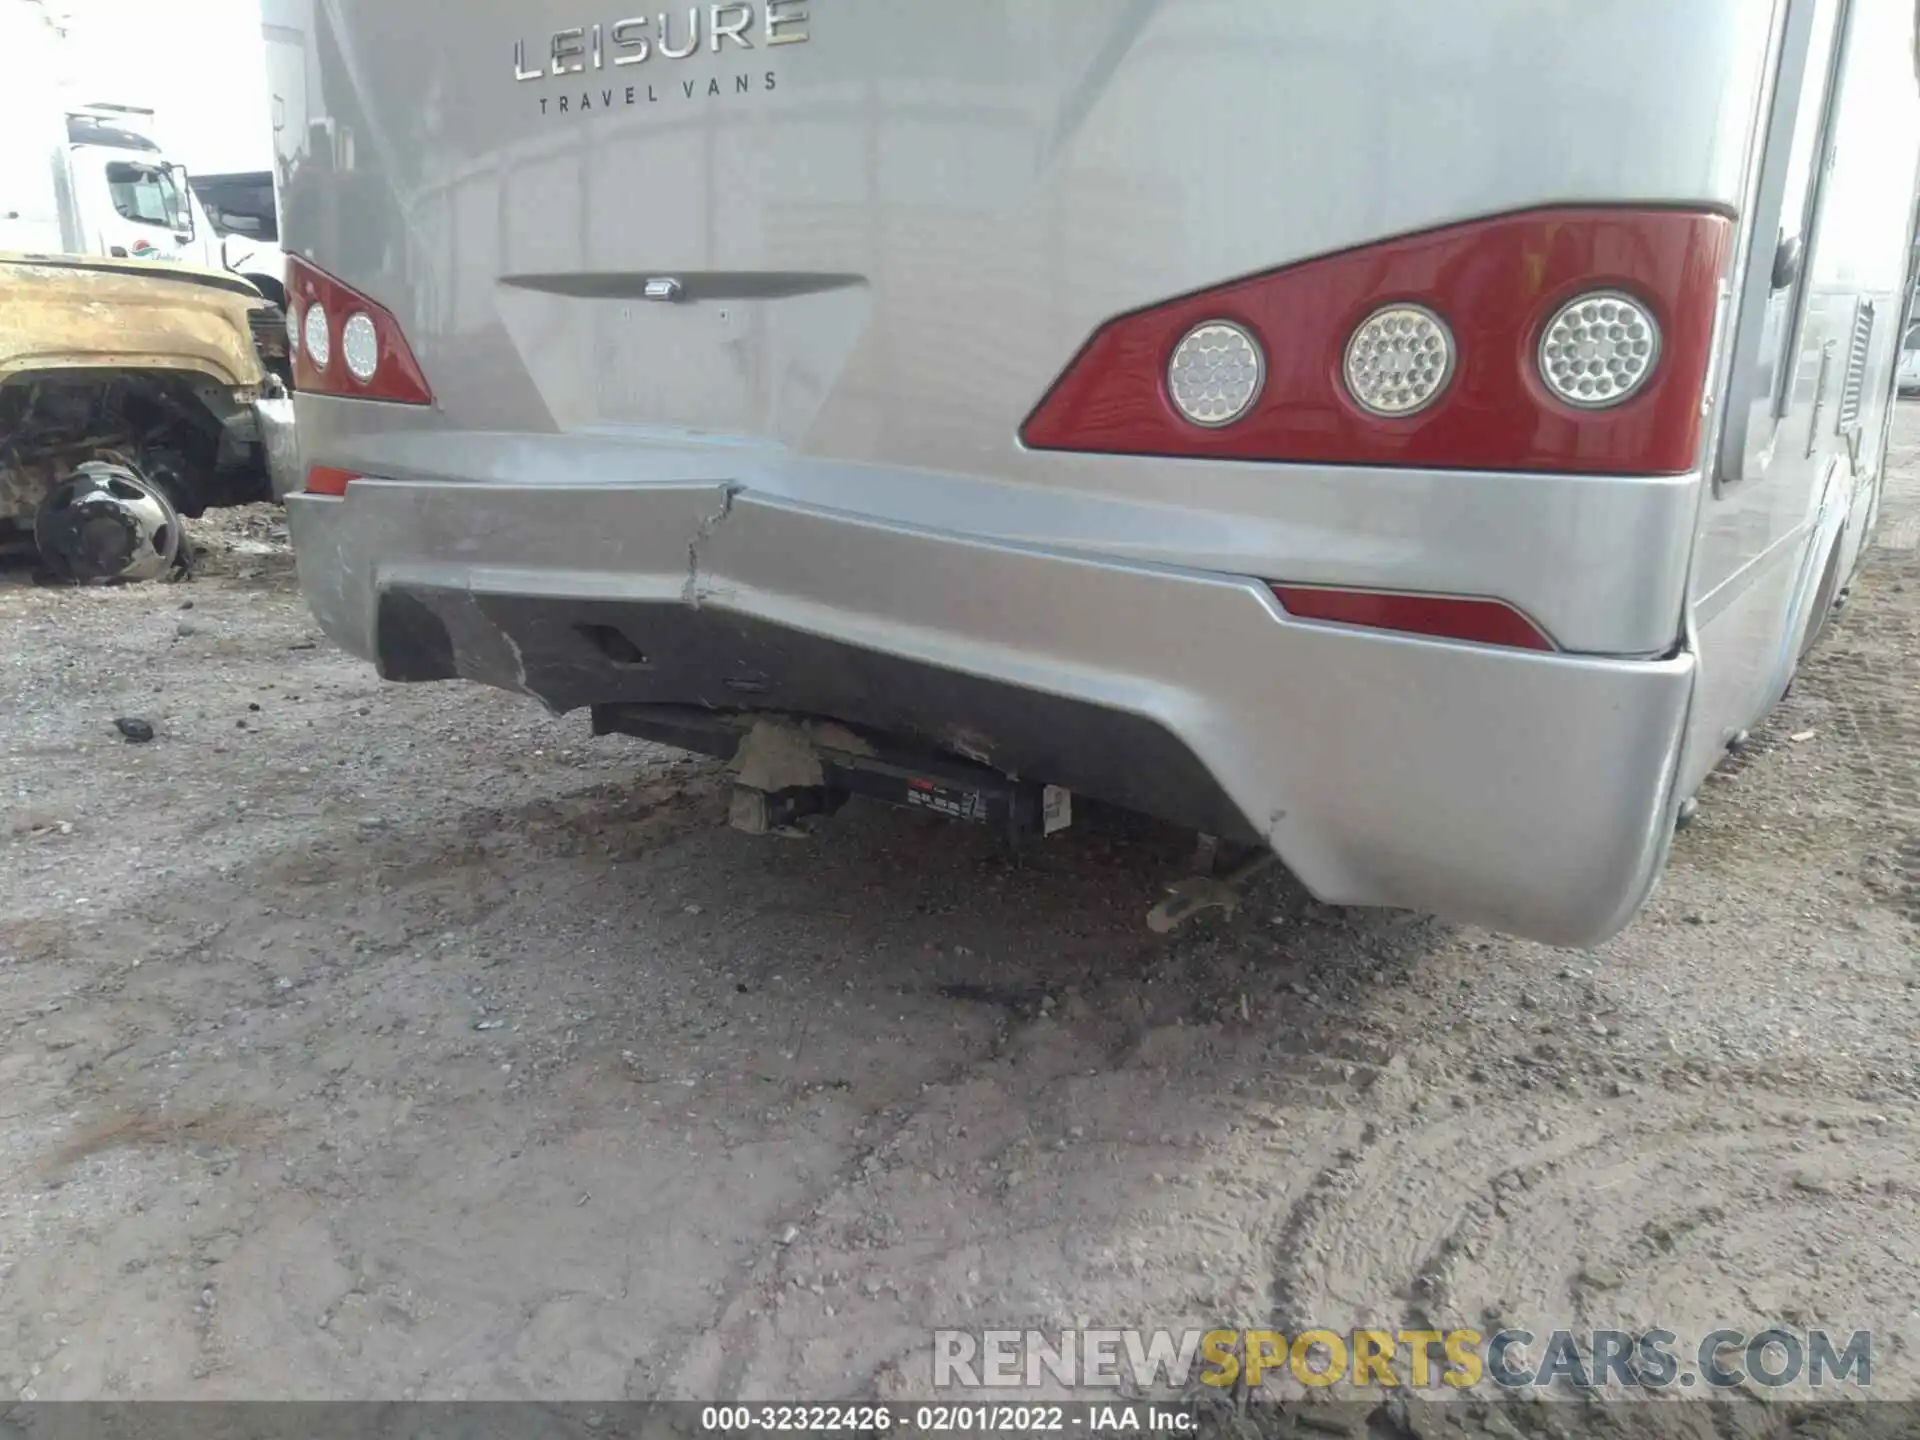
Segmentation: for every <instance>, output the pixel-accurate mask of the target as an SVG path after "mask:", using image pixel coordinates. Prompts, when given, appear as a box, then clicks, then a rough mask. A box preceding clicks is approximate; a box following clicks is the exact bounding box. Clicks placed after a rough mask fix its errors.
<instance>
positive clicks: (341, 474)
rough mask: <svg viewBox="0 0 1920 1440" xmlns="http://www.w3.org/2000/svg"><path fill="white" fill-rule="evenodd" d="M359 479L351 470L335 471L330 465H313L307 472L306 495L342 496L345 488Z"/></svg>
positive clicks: (345, 491) (345, 490)
mask: <svg viewBox="0 0 1920 1440" xmlns="http://www.w3.org/2000/svg"><path fill="white" fill-rule="evenodd" d="M359 478H360V477H359V476H358V475H356V474H354V473H353V471H351V470H336V469H334V468H333V466H331V465H315V466H314V467H312V468H311V469H310V470H308V471H307V494H309V495H344V494H346V493H347V486H349V485H351V484H352V483H353V482H354V481H355V480H358V479H359Z"/></svg>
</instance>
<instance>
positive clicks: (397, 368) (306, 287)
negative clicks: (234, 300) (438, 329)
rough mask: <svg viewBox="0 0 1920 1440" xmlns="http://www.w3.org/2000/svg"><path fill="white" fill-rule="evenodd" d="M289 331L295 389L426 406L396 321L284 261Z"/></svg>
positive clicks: (305, 265)
mask: <svg viewBox="0 0 1920 1440" xmlns="http://www.w3.org/2000/svg"><path fill="white" fill-rule="evenodd" d="M287 333H288V336H289V338H292V337H293V336H296V335H297V336H298V337H299V342H298V343H297V344H296V345H294V346H293V384H294V389H295V390H297V391H301V392H305V393H310V394H316V395H332V396H336V397H342V398H345V399H351V400H384V401H387V402H389V403H391V404H395V405H431V404H433V390H432V389H431V387H429V386H428V384H427V378H426V376H425V374H423V373H422V372H421V369H420V364H419V362H418V361H417V360H415V359H414V357H413V350H412V348H411V347H410V346H409V345H408V344H407V337H406V335H405V334H404V333H402V331H401V328H400V322H399V321H398V320H396V319H395V318H394V316H393V314H392V312H391V311H389V310H387V309H386V308H385V307H383V306H381V305H379V304H376V303H375V302H374V301H373V300H372V299H370V298H369V297H368V296H365V295H362V294H361V293H360V292H359V291H357V290H355V289H353V287H351V286H350V285H347V284H345V283H344V282H342V281H340V280H336V279H335V278H334V277H333V276H331V275H329V274H327V273H326V272H325V271H324V270H321V269H320V268H318V267H317V266H315V265H313V264H311V263H309V262H308V261H306V260H302V259H299V258H298V257H289V258H288V260H287Z"/></svg>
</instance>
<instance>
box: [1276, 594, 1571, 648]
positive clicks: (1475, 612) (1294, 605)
mask: <svg viewBox="0 0 1920 1440" xmlns="http://www.w3.org/2000/svg"><path fill="white" fill-rule="evenodd" d="M1272 588H1273V593H1274V595H1275V597H1276V598H1278V600H1279V601H1280V604H1281V606H1282V608H1284V609H1285V610H1286V612H1287V614H1289V615H1291V616H1293V617H1294V618H1295V619H1296V620H1326V621H1331V622H1333V623H1334V624H1338V625H1364V626H1366V627H1367V628H1368V629H1369V630H1398V631H1402V632H1404V633H1406V634H1409V635H1433V636H1436V637H1438V638H1440V639H1444V640H1466V641H1470V642H1471V643H1473V644H1475V645H1503V646H1506V647H1508V648H1510V649H1515V650H1552V649H1555V648H1556V647H1555V645H1554V643H1553V641H1551V640H1549V639H1548V638H1547V637H1546V635H1545V634H1544V633H1542V631H1541V630H1540V627H1539V626H1537V625H1535V624H1534V623H1533V622H1532V621H1531V620H1529V619H1528V618H1527V617H1526V616H1525V615H1522V614H1521V613H1520V612H1519V611H1518V610H1516V609H1514V608H1513V607H1512V606H1511V605H1508V604H1505V603H1503V602H1502V601H1499V600H1464V599H1461V598H1459V597H1457V596H1452V595H1401V594H1395V593H1393V592H1391V591H1380V590H1320V589H1314V588H1311V587H1302V586H1298V585H1275V586H1273V587H1272Z"/></svg>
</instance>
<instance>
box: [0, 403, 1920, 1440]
mask: <svg viewBox="0 0 1920 1440" xmlns="http://www.w3.org/2000/svg"><path fill="white" fill-rule="evenodd" d="M1896 439H1897V447H1898V454H1897V465H1898V467H1899V468H1898V469H1897V471H1896V478H1895V480H1894V481H1893V482H1892V484H1891V486H1890V495H1889V500H1888V502H1887V504H1888V516H1887V519H1886V521H1885V523H1884V524H1883V526H1882V529H1881V537H1880V538H1881V543H1880V546H1879V548H1878V549H1877V551H1876V552H1875V553H1874V555H1873V557H1872V559H1871V561H1870V564H1869V567H1868V569H1867V572H1866V574H1865V576H1864V578H1863V580H1862V582H1861V584H1860V585H1859V586H1858V587H1857V589H1856V591H1855V594H1854V598H1853V600H1852V603H1851V604H1850V605H1849V606H1848V607H1847V609H1846V610H1845V611H1844V612H1843V615H1842V618H1841V621H1840V622H1839V624H1838V625H1837V627H1836V629H1835V630H1834V631H1833V633H1832V634H1831V635H1830V636H1829V638H1828V640H1827V641H1826V643H1825V646H1824V648H1823V649H1822V651H1821V652H1820V653H1819V655H1818V656H1817V658H1816V659H1815V660H1814V661H1813V662H1812V664H1811V665H1810V667H1809V668H1808V669H1807V670H1806V671H1805V672H1804V673H1803V675H1802V676H1801V678H1800V680H1799V681H1798V683H1797V684H1796V687H1795V690H1794V692H1793V694H1792V695H1791V697H1790V698H1789V700H1788V701H1787V702H1786V704H1785V705H1784V706H1783V707H1782V709H1781V711H1780V712H1779V713H1778V714H1777V715H1776V716H1775V717H1774V718H1773V719H1772V721H1771V722H1770V723H1769V724H1768V725H1767V726H1766V727H1765V728H1764V730H1762V731H1761V732H1759V733H1757V734H1756V736H1755V738H1754V743H1753V744H1752V746H1751V747H1750V748H1749V749H1748V750H1747V751H1746V752H1745V753H1744V754H1743V755H1741V756H1739V757H1736V758H1735V759H1734V760H1732V761H1731V762H1730V763H1728V764H1727V765H1726V766H1725V767H1723V769H1722V771H1721V772H1720V773H1719V774H1717V775H1716V776H1715V777H1714V778H1713V780H1712V781H1711V782H1710V783H1709V784H1708V786H1707V787H1706V792H1705V794H1704V795H1703V797H1702V804H1701V809H1700V814H1699V817H1698V819H1697V821H1696V822H1695V823H1694V824H1693V825H1692V826H1691V827H1690V828H1688V829H1687V830H1686V831H1684V832H1683V833H1682V835H1681V836H1680V837H1679V841H1678V845H1677V850H1676V854H1675V856H1674V860H1673V864H1672V867H1671V870H1670V871H1669V874H1668V877H1667V880H1666V882H1665V883H1664V885H1663V887H1662V889H1661V891H1660V893H1659V894H1658V895H1657V896H1656V898H1655V899H1654V901H1653V903H1652V904H1651V905H1650V906H1649V908H1648V909H1647V911H1646V912H1645V914H1644V915H1643V916H1642V917H1641V919H1640V920H1639V921H1638V922H1637V923H1636V924H1635V925H1634V926H1633V927H1632V928H1631V929H1630V930H1629V931H1628V932H1627V933H1626V934H1625V935H1623V936H1621V937H1620V938H1618V939H1616V940H1614V941H1613V942H1611V943H1610V944H1608V945H1606V946H1605V947H1603V948H1601V949H1599V950H1598V951H1593V952H1576V951H1565V950H1553V949H1548V948H1545V947H1542V946H1538V945H1532V944H1526V943H1521V942H1517V941H1512V940H1508V939H1504V938H1501V937H1499V936H1494V935H1489V934H1486V933H1482V932H1478V931H1473V930H1469V929H1462V928H1458V927H1453V926H1448V925H1443V924H1440V923H1438V922H1435V921H1431V920H1427V919H1423V918H1417V917H1408V916H1404V915H1399V914H1386V913H1374V912H1362V911H1349V910H1342V909H1338V908H1333V907H1327V906H1321V905H1318V904H1315V903H1314V902H1312V901H1311V900H1310V899H1308V898H1307V897H1306V896H1304V895H1303V894H1301V893H1299V891H1298V890H1297V889H1296V888H1293V887H1292V886H1291V885H1290V884H1289V882H1287V881H1286V880H1285V879H1284V878H1277V879H1274V880H1273V881H1271V882H1270V883H1267V884H1265V885H1264V886H1263V887H1262V888H1259V889H1257V890H1256V891H1255V892H1254V894H1253V897H1252V901H1251V903H1250V904H1249V905H1248V906H1247V907H1245V908H1244V909H1243V910H1242V911H1241V912H1240V913H1239V914H1237V915H1235V916H1233V917H1230V918H1220V917H1214V918H1211V919H1207V920H1203V921H1202V922H1200V923H1198V924H1196V925H1195V926H1193V927H1192V928H1191V930H1190V931H1187V932H1182V933H1180V934H1179V935H1177V936H1175V937H1173V938H1171V939H1160V938H1156V937H1154V936H1152V935H1150V934H1149V933H1148V932H1147V931H1146V929H1145V927H1144V925H1143V924H1142V919H1143V916H1144V913H1145V911H1146V909H1147V907H1148V906H1149V905H1150V904H1151V903H1152V902H1153V901H1154V899H1156V898H1157V896H1158V893H1159V886H1160V885H1161V883H1162V882H1163V881H1165V880H1166V879H1168V878H1170V877H1172V876H1175V875H1177V874H1178V873H1179V872H1180V870H1181V868H1182V865H1183V862H1184V857H1185V850H1186V845H1187V843H1188V842H1187V841H1186V840H1185V839H1183V837H1182V836H1180V835H1179V834H1178V833H1176V832H1174V831H1172V830H1169V829H1166V828H1164V827H1160V826H1157V825H1154V824H1150V823H1147V822H1144V821H1139V820H1134V819H1130V818H1128V817H1124V816H1119V815H1114V814H1111V813H1094V814H1092V815H1088V816H1084V817H1083V818H1082V820H1081V821H1080V822H1079V823H1076V825H1075V826H1074V828H1073V829H1071V830H1070V831H1068V832H1067V833H1065V834H1064V835H1062V836H1059V837H1056V838H1055V839H1054V840H1053V841H1050V842H1048V843H1047V844H1046V845H1045V846H1044V847H1043V848H1040V849H1038V850H1035V851H1033V852H1030V853H1026V854H1022V855H1012V854H1009V853H1008V852H1006V851H1004V850H1003V849H1002V848H1000V847H999V846H998V845H997V844H995V843H993V842H992V841H990V840H989V839H987V838H984V837H981V836H979V835H977V834H974V833H971V832H969V831H966V830H964V829H960V828H957V827H951V826H948V825H946V824H943V823H941V822H939V821H935V820H930V819H927V818H925V817H917V816H912V815H908V814H905V813H901V812H894V811H890V810H885V809H880V808H873V807H862V806H859V805H857V804H856V805H855V806H853V807H850V809H849V810H848V812H846V813H845V814H844V815H843V816H842V817H840V818H838V819H836V820H835V821H834V822H833V823H832V824H831V825H830V826H829V827H828V828H827V829H826V831H825V832H824V833H823V835H822V836H821V837H819V838H816V839H814V840H812V841H810V842H807V843H796V842H790V841H784V840H773V839H765V840H756V839H752V838H749V837H747V836H744V835H741V834H738V833H736V832H734V831H731V830H729V829H727V828H726V827H725V824H724V819H725V815H724V811H725V787H724V785H723V783H722V778H723V777H722V776H721V775H720V773H719V772H718V770H717V769H716V767H714V766H713V765H711V764H709V763H708V762H705V761H700V760H692V759H688V758H685V757H681V756H677V755H675V754H674V753H673V752H670V751H666V750H662V749H659V748H656V747H652V746H648V745H645V744H642V743H640V742H638V741H632V740H626V739H603V740H595V739H592V738H590V736H589V735H588V733H587V723H586V720H585V718H584V717H583V716H573V717H568V718H562V719H555V718H552V717H549V716H547V715H545V714H544V713H542V712H541V711H540V710H539V709H538V708H537V707H536V706H534V705H532V704H530V703H528V702H526V701H524V700H522V699H518V698H515V697H511V696H507V695H503V694H495V693H491V692H487V691H482V690H479V689H475V688H469V687H463V686H392V687H390V686H384V685H382V684H381V683H380V682H379V681H378V680H376V679H375V677H374V676H373V674H372V673H371V671H370V670H369V669H368V667H366V666H364V665H362V664H360V663H358V662H356V661H354V660H351V659H349V658H348V657H345V656H343V655H341V654H340V653H339V652H338V651H336V650H334V649H333V648H332V647H331V646H330V645H329V644H328V643H327V642H326V641H325V640H324V639H323V638H322V637H321V636H320V635H319V633H318V631H317V629H316V628H315V627H314V625H313V624H312V622H311V621H310V619H309V618H308V616H307V614H306V612H305V610H304V608H303V606H302V605H301V603H300V600H299V597H298V595H297V593H296V591H295V589H294V586H293V582H292V571H291V562H290V559H289V557H288V556H287V555H286V553H285V542H284V531H283V530H282V529H281V528H280V527H279V524H278V520H277V517H276V515H275V512H273V511H271V510H268V509H264V508H262V509H255V510H249V511H241V512H228V513H226V514H216V515H214V516H210V517H209V518H208V520H207V522H205V523H204V524H202V525H201V526H199V527H198V531H197V533H198V535H199V537H200V540H201V543H202V545H203V546H205V547H206V548H207V555H206V557H205V560H204V562H203V565H202V569H201V573H200V575H199V576H198V578H197V579H196V580H195V581H194V582H193V583H190V584H185V585H152V586H146V587H140V588H130V589H125V590H118V591H47V590H36V589H33V588H31V587H29V586H27V585H25V584H23V583H4V584H0V692H3V696H0V706H3V708H0V713H3V714H4V716H5V725H4V731H5V733H4V748H3V749H0V805H4V806H5V809H4V811H0V875H4V876H5V877H6V879H5V885H4V890H3V891H0V1397H4V1396H21V1397H29V1398H31V1397H38V1398H42V1399H68V1398H92V1397H99V1398H157V1397H167V1398H207V1399H213V1398H225V1397H259V1396H298V1397H395V1398H397V1397H415V1396H418V1397H539V1398H557V1397H571V1398H619V1397H623V1396H624V1397H652V1396H692V1397H703V1398H708V1399H711V1398H715V1397H776V1398H777V1397H785V1398H793V1397H813V1398H825V1397H836V1396H837V1397H858V1396H876V1395H877V1396H882V1397H887V1396H912V1395H918V1394H923V1393H925V1391H926V1388H927V1380H928V1377H929V1375H930V1361H929V1355H930V1346H931V1337H930V1331H931V1329H932V1328H933V1327H936V1326H943V1325H956V1326H962V1327H966V1328H973V1329H977V1328H981V1327H986V1326H994V1325H1005V1326H1010V1327H1013V1328H1028V1327H1038V1328H1046V1329H1052V1328H1057V1327H1059V1326H1063V1325H1072V1324H1076V1323H1078V1324H1083V1325H1084V1324H1094V1325H1104V1326H1128V1325H1145V1326H1150V1327H1174V1328H1181V1327H1186V1326H1198V1327H1203V1328H1204V1327H1208V1326H1212V1325H1218V1324H1226V1325H1233V1324H1245V1325H1253V1326H1264V1325H1277V1326H1278V1327H1279V1328H1282V1329H1287V1330H1293V1329H1297V1328H1298V1327H1299V1326H1300V1325H1302V1324H1303V1323H1306V1322H1309V1321H1310V1322H1313V1323H1315V1324H1319V1325H1324V1326H1330V1327H1332V1328H1335V1329H1343V1328H1347V1327H1350V1326H1355V1325H1364V1324H1380V1325H1384V1326H1387V1327H1390V1328H1391V1327H1399V1326H1406V1325H1410V1324H1413V1323H1416V1322H1418V1321H1421V1320H1430V1321H1432V1322H1434V1323H1436V1324H1438V1325H1442V1326H1444V1325H1448V1324H1462V1325H1469V1326H1475V1327H1481V1328H1485V1327H1488V1326H1490V1325H1492V1324H1494V1323H1497V1322H1501V1321H1517V1322H1525V1323H1528V1324H1531V1325H1533V1326H1535V1327H1539V1328H1548V1327H1551V1326H1552V1325H1555V1324H1563V1325H1574V1324H1607V1323H1612V1322H1615V1321H1618V1322H1621V1323H1625V1324H1629V1325H1633V1326H1644V1325H1648V1324H1660V1325H1664V1326H1666V1327H1667V1328H1670V1329H1673V1330H1676V1331H1680V1332H1682V1333H1687V1332H1689V1330H1690V1329H1691V1330H1692V1331H1693V1332H1696V1333H1698V1332H1704V1331H1705V1330H1707V1329H1711V1328H1713V1327H1715V1326H1717V1325H1728V1326H1735V1327H1743V1328H1746V1329H1748V1330H1758V1329H1761V1328H1764V1326H1765V1325H1767V1324H1770V1323H1775V1322H1783V1323H1789V1324H1799V1325H1812V1324H1820V1323H1826V1324H1829V1325H1832V1326H1835V1327H1837V1328H1839V1329H1841V1330H1842V1331H1843V1332H1845V1331H1851V1330H1853V1329H1855V1328H1861V1327H1869V1328H1872V1329H1873V1330H1874V1331H1875V1332H1876V1341H1875V1344H1876V1349H1875V1364H1876V1382H1877V1387H1878V1388H1879V1390H1880V1391H1881V1393H1890V1392H1894V1391H1896V1390H1897V1393H1901V1394H1906V1395H1913V1394H1920V1386H1916V1385H1914V1384H1912V1383H1910V1382H1909V1380H1908V1379H1906V1378H1904V1377H1909V1376H1911V1375H1912V1374H1913V1370H1914V1366H1913V1358H1914V1357H1913V1354H1912V1347H1913V1345H1914V1344H1915V1343H1916V1342H1920V1321H1917V1320H1916V1316H1915V1305H1914V1297H1915V1296H1916V1295H1920V1145H1917V1144H1916V1140H1917V1139H1920V1112H1916V1109H1915V1106H1914V1100H1915V1096H1916V1091H1920V1069H1917V1068H1916V1065H1917V1062H1920V991H1917V990H1916V986H1917V985H1920V978H1917V977H1920V971H1916V968H1915V963H1914V962H1915V952H1914V939H1915V926H1916V923H1917V922H1920V889H1917V888H1916V873H1915V872H1916V868H1917V867H1920V795H1916V788H1915V787H1916V771H1917V770H1920V765H1916V760H1917V759H1920V741H1917V740H1916V711H1915V704H1914V693H1915V692H1914V688H1913V687H1914V674H1915V656H1916V654H1917V653H1920V639H1917V636H1916V629H1917V628H1920V552H1917V551H1916V543H1915V542H1916V538H1920V415H1916V413H1915V412H1914V411H1913V410H1910V409H1909V410H1907V411H1906V412H1905V413H1904V414H1903V415H1902V417H1901V420H1900V423H1899V427H1898V433H1897V437H1896ZM117 717H138V718H141V719H145V720H147V721H149V722H150V723H151V724H152V726H153V727H154V730H155V731H156V732H157V734H156V738H155V739H154V740H153V741H152V742H151V743H147V744H132V743H129V742H128V741H126V740H124V739H123V738H122V737H121V736H120V735H119V734H118V733H116V730H115V725H114V721H115V719H116V718H117ZM1901 1387H1903V1388H1901ZM1453 1408H1454V1410H1456V1411H1461V1410H1465V1409H1467V1408H1468V1407H1464V1406H1457V1407H1453ZM1506 1408H1507V1409H1509V1410H1512V1411H1514V1412H1515V1413H1519V1412H1527V1411H1538V1410H1541V1409H1542V1408H1544V1407H1539V1406H1533V1407H1527V1406H1518V1407H1506ZM1666 1408H1669V1409H1670V1408H1672V1407H1666ZM1473 1413H1474V1414H1475V1415H1478V1416H1481V1417H1482V1418H1484V1419H1485V1420H1486V1423H1487V1424H1488V1425H1489V1426H1497V1424H1498V1423H1500V1422H1499V1421H1498V1416H1497V1415H1496V1416H1491V1417H1489V1416H1487V1414H1486V1410H1485V1407H1484V1406H1481V1407H1476V1408H1475V1409H1474V1410H1473ZM1396 1414H1398V1412H1396ZM1400 1420H1401V1421H1402V1422H1404V1424H1405V1426H1406V1427H1407V1428H1406V1432H1405V1433H1415V1431H1417V1430H1420V1429H1421V1428H1422V1427H1421V1426H1420V1425H1417V1424H1415V1422H1413V1421H1411V1420H1407V1419H1406V1418H1405V1416H1404V1415H1402V1416H1400ZM1379 1423H1380V1422H1379V1420H1378V1417H1376V1428H1378V1424H1379ZM1534 1428H1535V1430H1536V1433H1538V1427H1537V1426H1535V1427H1534ZM1449 1433H1452V1432H1449ZM1487 1433H1500V1432H1498V1431H1497V1429H1490V1430H1488V1432H1487ZM1505 1433H1512V1431H1511V1429H1509V1430H1508V1431H1506V1432H1505Z"/></svg>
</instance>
